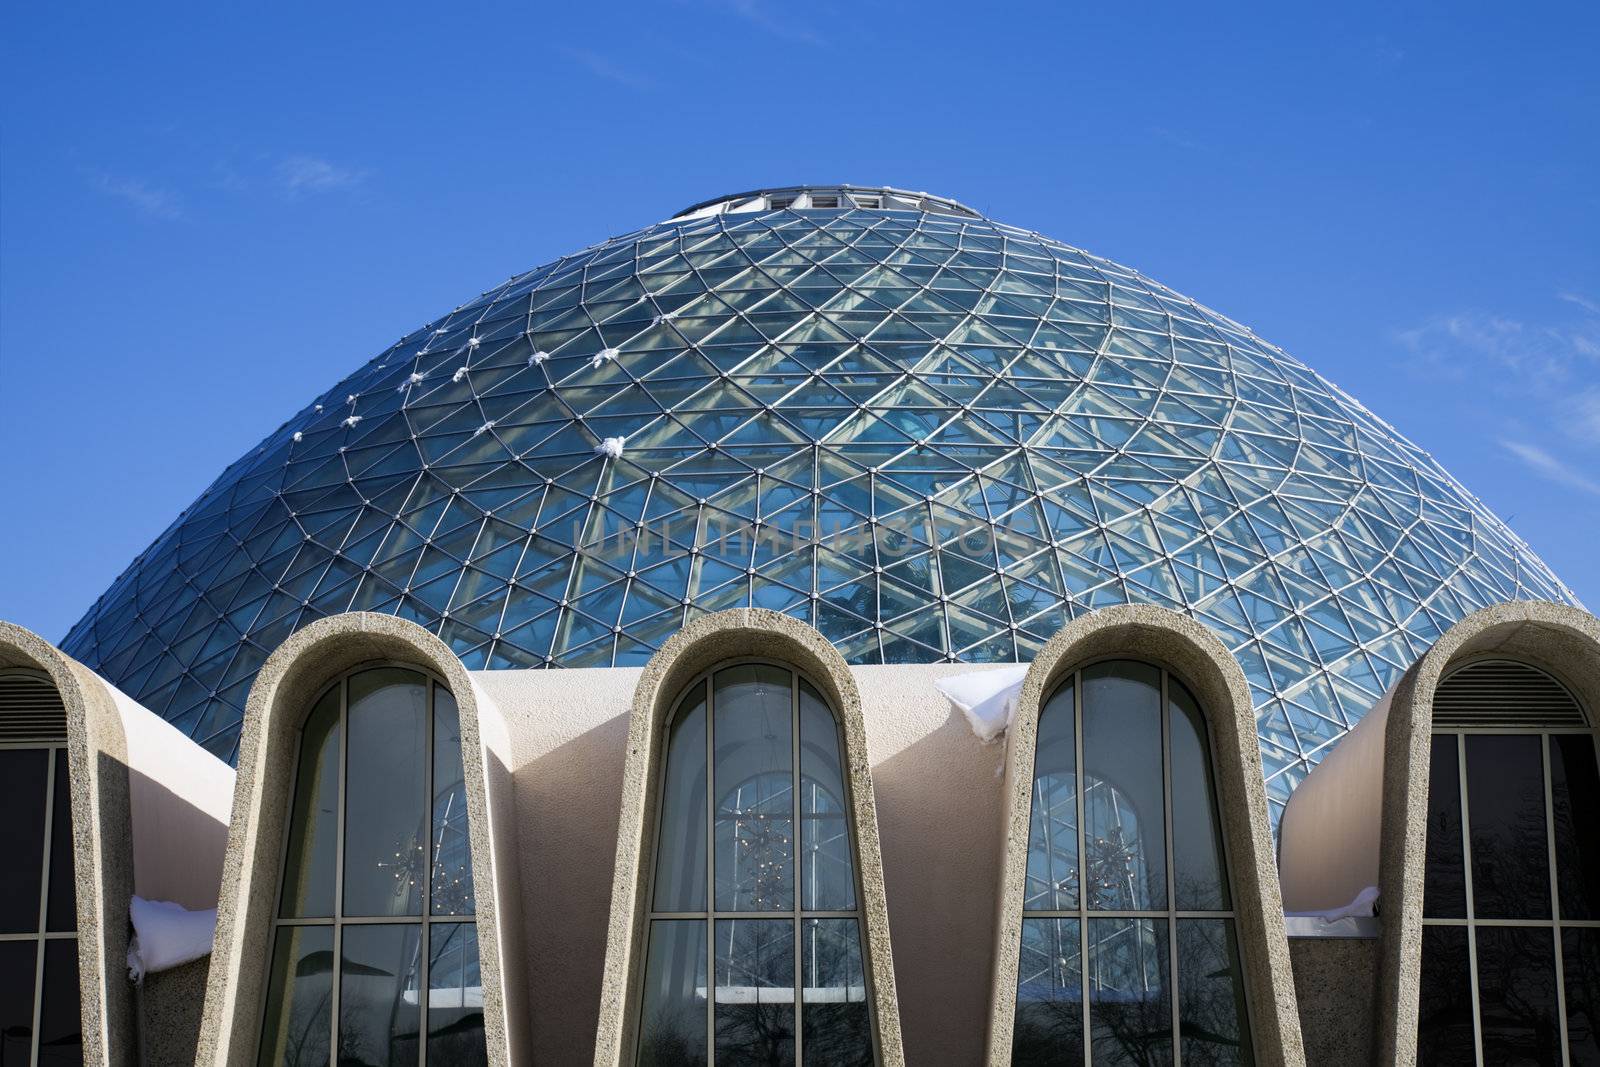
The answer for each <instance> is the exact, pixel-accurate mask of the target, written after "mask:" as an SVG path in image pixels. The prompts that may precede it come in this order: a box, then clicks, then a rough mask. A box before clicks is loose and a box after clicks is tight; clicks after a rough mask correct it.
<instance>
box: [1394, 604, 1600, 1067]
mask: <svg viewBox="0 0 1600 1067" xmlns="http://www.w3.org/2000/svg"><path fill="white" fill-rule="evenodd" d="M1483 656H1494V657H1497V658H1502V659H1511V660H1519V661H1521V662H1524V663H1528V664H1530V665H1531V666H1534V667H1538V668H1540V669H1541V670H1544V671H1546V672H1548V673H1549V674H1551V675H1553V676H1554V677H1556V678H1557V679H1559V680H1560V681H1562V682H1564V683H1565V684H1566V685H1567V686H1568V688H1569V689H1571V690H1572V692H1573V694H1574V695H1575V696H1576V697H1577V698H1578V700H1579V701H1580V702H1581V703H1582V704H1583V705H1584V706H1585V707H1586V708H1587V710H1588V712H1589V714H1590V716H1591V718H1593V717H1594V716H1596V715H1597V714H1600V619H1596V618H1595V617H1594V616H1593V615H1590V614H1589V613H1588V612H1586V611H1583V610H1581V609H1579V608H1574V607H1570V606H1568V605H1565V604H1554V603H1550V602H1547V601H1542V600H1519V601H1511V602H1508V603H1504V604H1495V605H1492V606H1490V607H1487V608H1483V609H1481V610H1479V611H1475V612H1473V613H1472V614H1471V615H1468V616H1467V617H1466V618H1464V619H1462V620H1461V621H1460V622H1458V623H1456V624H1455V625H1454V626H1452V627H1450V629H1449V630H1447V631H1445V633H1444V636H1442V637H1440V638H1439V640H1438V641H1436V642H1435V643H1434V645H1433V647H1432V648H1431V649H1429V650H1428V652H1427V653H1426V654H1425V655H1424V656H1423V657H1422V658H1421V659H1419V660H1418V661H1417V662H1416V663H1415V664H1413V665H1412V667H1411V669H1410V670H1408V671H1407V672H1406V673H1405V674H1404V675H1403V676H1402V677H1401V679H1400V681H1399V682H1397V683H1396V684H1395V687H1394V689H1393V690H1392V691H1391V693H1390V695H1389V709H1388V717H1387V720H1386V725H1385V736H1384V761H1383V823H1382V834H1381V838H1380V841H1379V864H1378V870H1379V889H1380V896H1379V898H1378V899H1379V902H1380V905H1381V912H1382V922H1383V939H1382V945H1381V949H1380V953H1381V958H1380V964H1379V984H1378V1018H1379V1020H1380V1021H1381V1022H1380V1028H1379V1032H1378V1035H1377V1045H1378V1047H1377V1057H1378V1058H1377V1061H1376V1062H1379V1063H1392V1064H1396V1065H1398V1067H1406V1065H1410V1064H1414V1063H1416V1060H1417V1011H1418V991H1419V983H1420V982H1421V971H1422V888H1423V879H1424V875H1425V868H1426V858H1427V851H1426V850H1427V815H1428V773H1429V759H1428V753H1429V748H1430V745H1431V743H1432V734H1433V698H1434V694H1435V692H1436V691H1437V690H1438V686H1439V682H1440V680H1441V679H1443V678H1444V676H1445V675H1446V674H1447V673H1449V671H1450V670H1451V669H1452V668H1453V667H1455V666H1457V665H1460V664H1463V663H1466V662H1468V661H1470V660H1473V659H1477V658H1479V657H1483Z"/></svg>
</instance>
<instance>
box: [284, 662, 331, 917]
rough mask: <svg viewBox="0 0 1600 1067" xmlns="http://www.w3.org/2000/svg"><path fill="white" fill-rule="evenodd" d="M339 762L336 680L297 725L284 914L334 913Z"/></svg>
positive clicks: (310, 915) (285, 859)
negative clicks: (297, 760) (297, 756)
mask: <svg viewBox="0 0 1600 1067" xmlns="http://www.w3.org/2000/svg"><path fill="white" fill-rule="evenodd" d="M339 762H340V761H339V686H334V687H333V688H332V689H330V690H329V691H328V692H327V693H326V694H324V696H323V698H322V699H321V700H319V701H317V704H316V707H314V708H312V709H311V714H310V715H309V716H307V718H306V723H305V725H304V726H303V727H301V729H300V764H299V769H298V771H297V772H296V775H295V782H294V808H293V815H292V816H291V818H290V822H289V845H288V849H287V851H286V852H285V856H284V866H283V898H282V901H283V902H282V904H281V905H280V908H279V912H278V914H280V915H282V916H284V917H285V918H307V917H317V918H326V917H328V916H331V915H332V914H333V876H334V866H335V861H336V859H337V856H336V855H335V850H336V849H337V848H338V844H337V837H338V833H339Z"/></svg>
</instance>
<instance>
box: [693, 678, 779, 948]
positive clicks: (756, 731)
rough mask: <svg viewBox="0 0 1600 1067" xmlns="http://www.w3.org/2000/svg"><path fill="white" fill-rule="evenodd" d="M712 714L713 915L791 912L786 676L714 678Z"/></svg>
mask: <svg viewBox="0 0 1600 1067" xmlns="http://www.w3.org/2000/svg"><path fill="white" fill-rule="evenodd" d="M712 707H713V708H714V709H715V714H714V716H713V722H712V734H711V736H712V741H713V743H714V744H715V746H716V770H715V774H716V778H715V784H716V797H717V804H716V815H717V859H716V885H717V892H716V898H717V910H719V911H784V910H787V909H790V908H793V907H794V843H793V842H794V810H793V806H794V796H793V793H792V791H791V789H790V783H791V768H790V763H791V757H792V752H793V735H792V731H793V729H794V719H793V716H792V714H791V708H790V695H789V672H788V671H785V670H781V669H779V668H776V667H766V666H759V665H749V666H742V667H729V668H728V669H727V670H723V671H718V672H717V675H716V679H715V692H714V694H713V701H712ZM790 954H791V955H793V952H792V950H791V953H790Z"/></svg>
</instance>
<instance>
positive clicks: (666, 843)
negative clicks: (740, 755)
mask: <svg viewBox="0 0 1600 1067" xmlns="http://www.w3.org/2000/svg"><path fill="white" fill-rule="evenodd" d="M705 906H706V698H705V683H704V682H701V683H698V684H697V685H696V686H695V689H694V693H693V695H691V696H688V697H685V698H684V700H683V703H682V704H680V705H679V710H678V715H677V717H676V718H675V719H674V720H673V723H672V731H671V733H670V735H669V736H668V740H667V765H666V782H665V785H664V787H663V793H662V797H661V833H660V835H659V838H658V841H657V843H656V885H655V909H656V910H657V911H704V910H705Z"/></svg>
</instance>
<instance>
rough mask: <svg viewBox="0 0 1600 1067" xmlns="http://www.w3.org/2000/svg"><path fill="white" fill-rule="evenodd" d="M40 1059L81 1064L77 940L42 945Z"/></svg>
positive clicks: (81, 1026) (42, 1061)
mask: <svg viewBox="0 0 1600 1067" xmlns="http://www.w3.org/2000/svg"><path fill="white" fill-rule="evenodd" d="M39 1063H40V1065H41V1067H43V1065H44V1064H61V1067H67V1065H68V1064H72V1065H74V1067H81V1065H82V1064H83V1012H82V1009H81V1007H80V1006H79V1001H78V942H77V940H76V939H72V940H58V941H47V942H46V943H45V946H44V999H43V1000H42V1001H40V1003H39Z"/></svg>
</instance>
